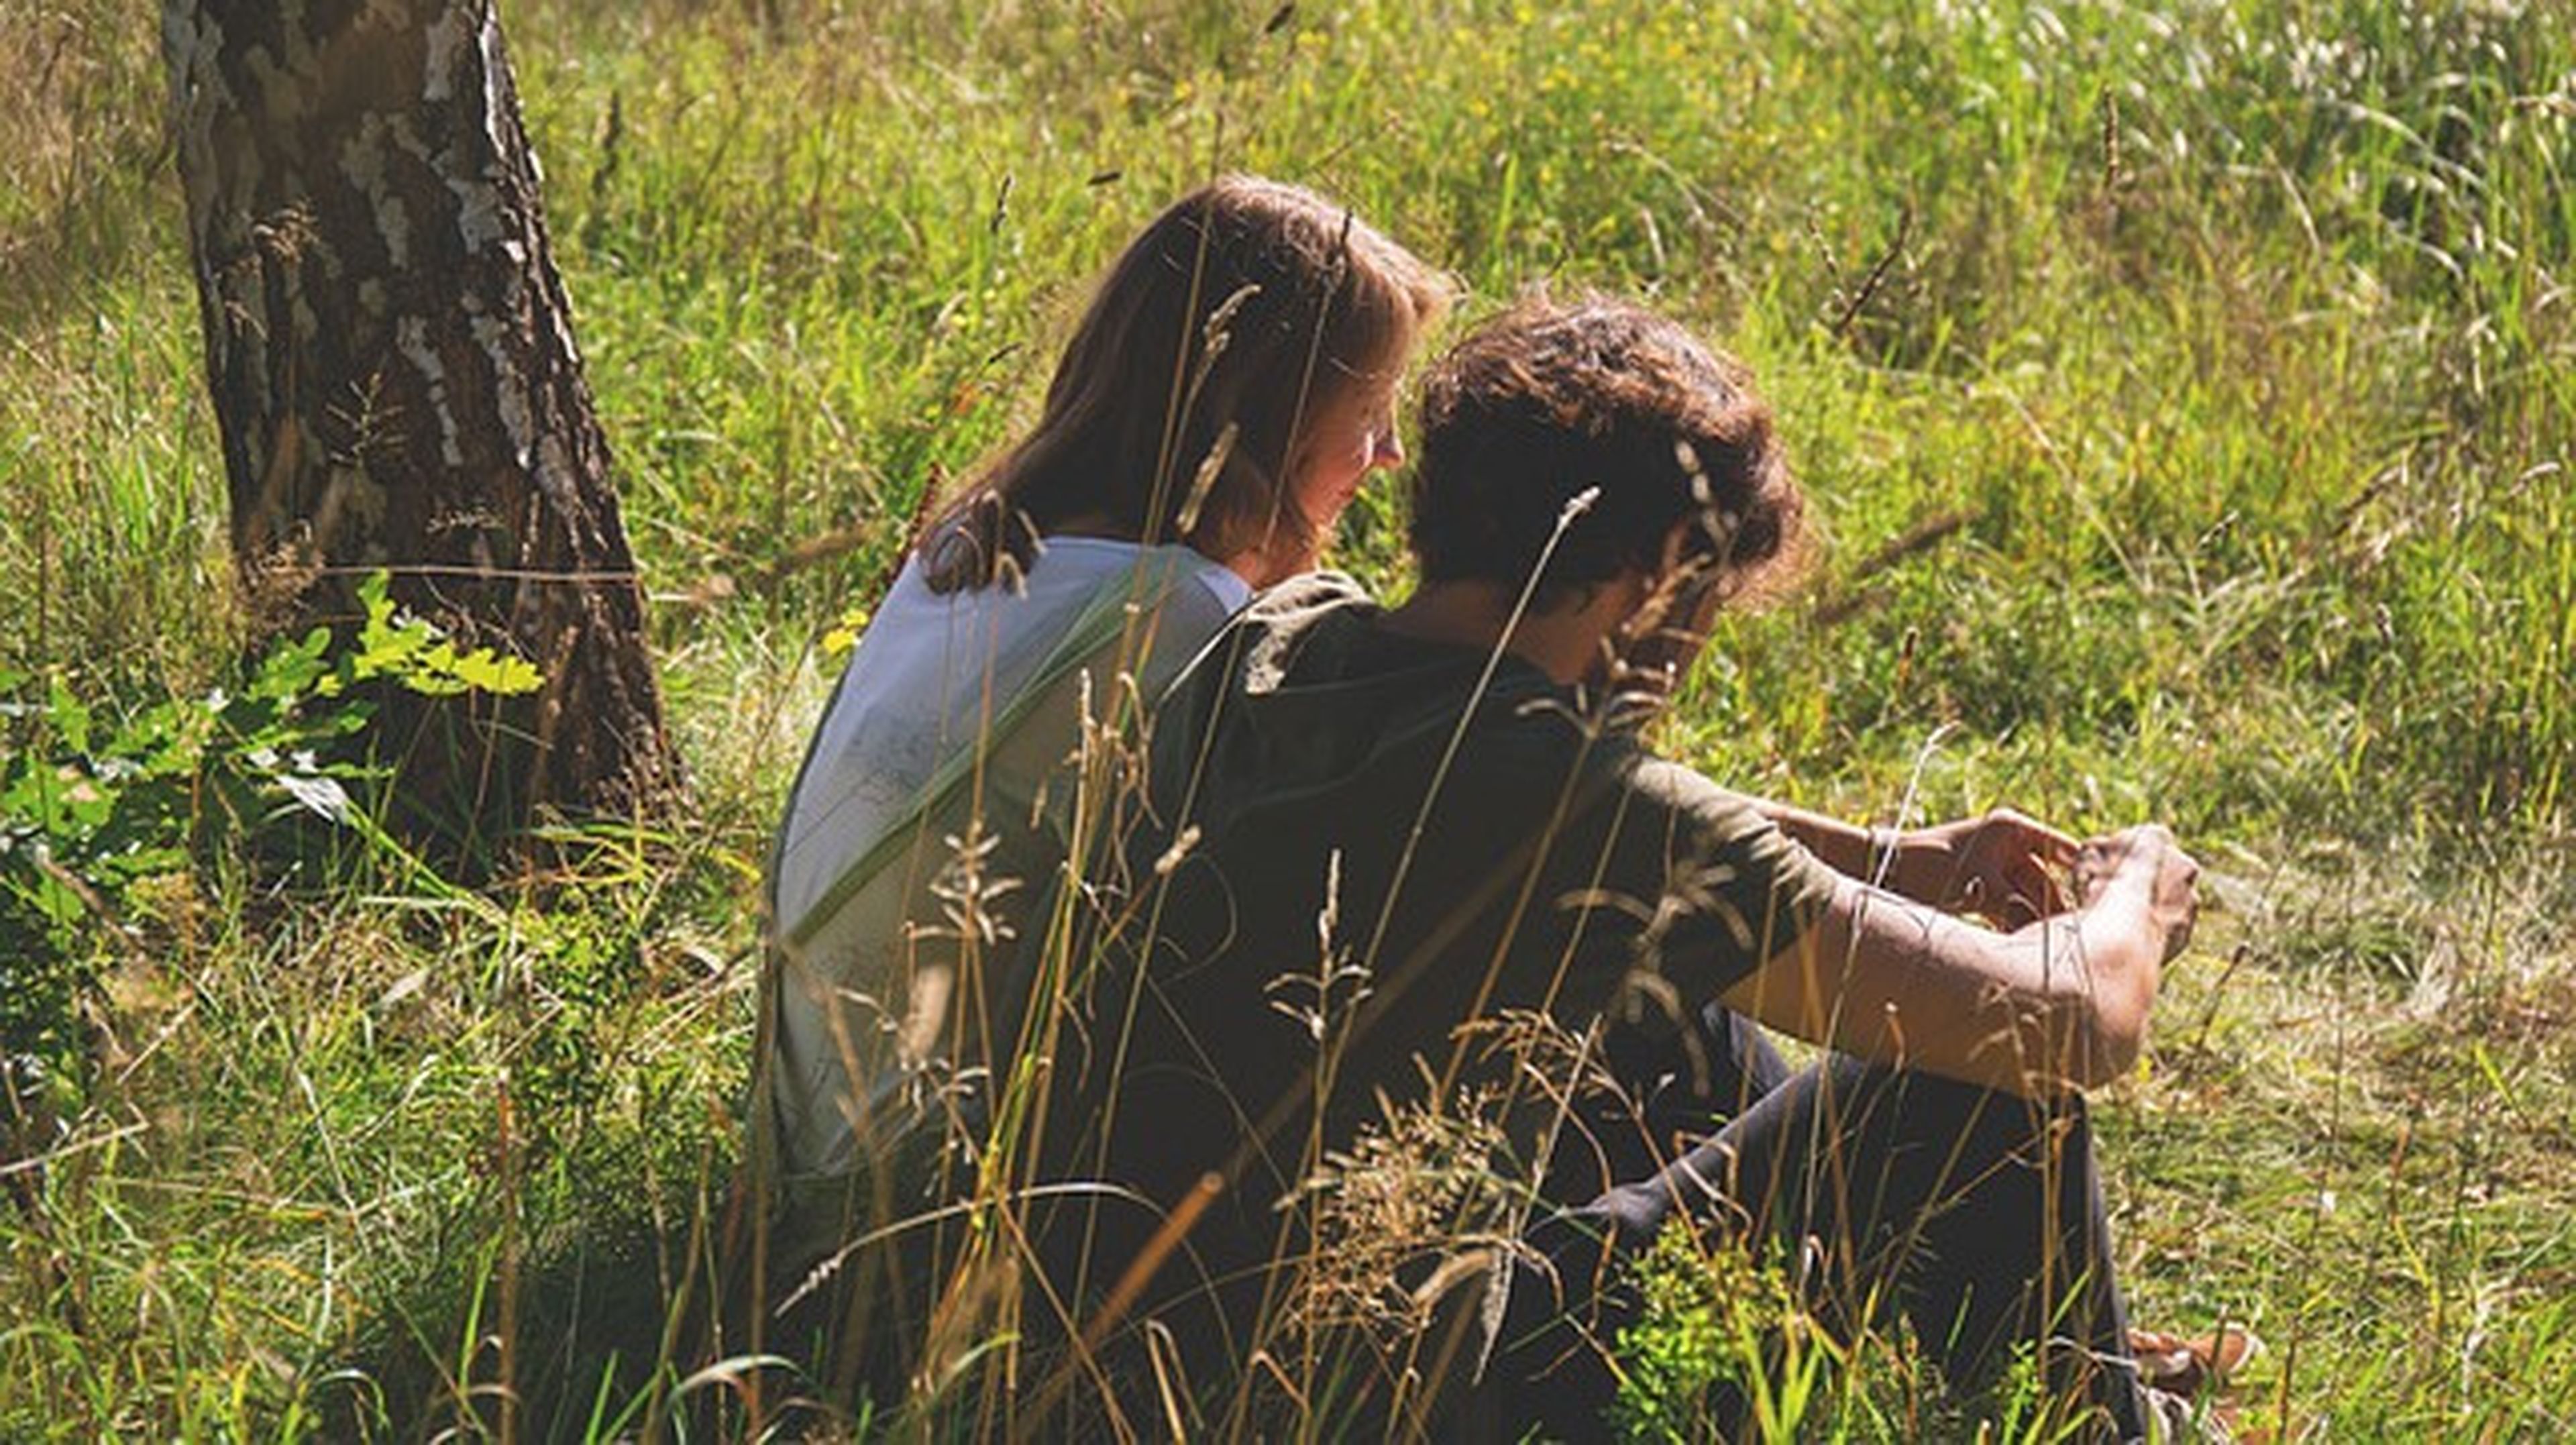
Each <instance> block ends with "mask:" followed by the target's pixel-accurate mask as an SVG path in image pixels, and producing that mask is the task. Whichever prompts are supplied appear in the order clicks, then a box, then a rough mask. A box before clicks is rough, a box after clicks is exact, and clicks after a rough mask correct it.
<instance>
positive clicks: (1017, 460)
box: [916, 176, 1448, 593]
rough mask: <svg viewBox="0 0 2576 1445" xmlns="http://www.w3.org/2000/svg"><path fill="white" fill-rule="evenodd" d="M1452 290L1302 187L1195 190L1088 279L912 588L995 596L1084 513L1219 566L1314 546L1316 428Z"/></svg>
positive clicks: (1402, 348)
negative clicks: (1037, 405)
mask: <svg viewBox="0 0 2576 1445" xmlns="http://www.w3.org/2000/svg"><path fill="white" fill-rule="evenodd" d="M1447 294H1448V293H1447V287H1446V285H1445V283H1444V282H1443V280H1442V279H1441V278H1440V276H1439V275H1438V273H1436V272H1434V271H1433V270H1432V269H1431V268H1430V267H1429V266H1427V265H1425V264H1424V263H1423V262H1422V261H1421V260H1420V259H1418V258H1417V257H1415V256H1414V255H1413V254H1412V253H1410V252H1408V251H1406V250H1405V249H1404V248H1403V247H1401V246H1398V245H1397V244H1395V243H1394V242H1393V241H1390V240H1388V239H1387V238H1386V237H1385V236H1383V235H1381V234H1379V233H1378V232H1377V231H1376V230H1374V229H1372V228H1371V227H1369V226H1368V225H1366V224H1364V223H1362V222H1361V221H1359V220H1358V219H1356V218H1355V217H1353V216H1352V215H1351V213H1350V212H1349V211H1347V210H1345V209H1343V208H1342V207H1340V206H1337V205H1335V204H1333V203H1332V202H1330V201H1327V200H1325V199H1324V198H1323V197H1321V196H1318V195H1316V194H1315V193H1314V192H1312V191H1309V190H1306V189H1304V188H1302V187H1298V186H1292V185H1285V184H1282V183H1280V182H1277V181H1268V180H1261V179H1259V178H1256V177H1251V176H1225V177H1221V178H1219V179H1218V180H1215V181H1213V182H1211V183H1209V184H1208V185H1205V186H1202V187H1200V188H1199V189H1198V190H1195V191H1192V192H1191V193H1190V194H1188V195H1186V196H1183V197H1182V198H1181V199H1179V200H1178V201H1175V202H1173V203H1172V205H1171V206H1170V208H1168V209H1167V210H1165V211H1164V212H1163V213H1162V214H1161V215H1160V216H1157V217H1155V218H1154V221H1153V223H1152V224H1151V225H1149V226H1147V227H1146V228H1145V229H1144V231H1143V232H1142V233H1141V234H1139V235H1138V236H1137V237H1136V239H1135V240H1134V241H1133V242H1131V243H1129V245H1128V247H1127V249H1126V251H1125V252H1124V253H1122V254H1121V255H1120V256H1119V258H1118V260H1117V262H1116V263H1115V264H1114V265H1112V266H1111V267H1110V268H1109V273H1108V274H1107V275H1106V276H1105V277H1103V278H1102V280H1101V282H1100V285H1099V289H1098V290H1096V291H1095V292H1094V293H1093V294H1092V298H1091V304H1090V306H1089V308H1088V309H1087V310H1085V311H1084V313H1083V317H1082V321H1081V324H1080V325H1078V326H1076V327H1075V328H1074V332H1073V336H1072V339H1071V340H1069V341H1068V342H1067V343H1066V344H1065V348H1064V356H1063V358H1062V359H1061V360H1059V361H1058V362H1057V363H1056V369H1055V378H1054V380H1053V381H1052V382H1050V383H1049V384H1048V387H1047V394H1046V406H1045V409H1044V411H1043V412H1042V413H1041V414H1040V416H1039V418H1038V422H1037V425H1036V426H1035V427H1034V428H1032V429H1031V430H1030V432H1029V434H1028V435H1027V436H1025V437H1023V438H1021V439H1020V441H1019V442H1018V443H1017V444H1016V445H1014V446H1013V447H1012V448H1011V449H1010V450H1009V451H1007V452H1004V453H1003V454H1002V456H1001V457H1000V459H999V460H997V461H996V462H994V463H993V464H992V466H991V467H989V468H988V469H987V470H986V471H985V472H984V474H983V475H982V476H981V477H979V478H978V479H977V480H976V481H974V482H973V483H971V484H970V485H968V486H967V487H966V488H965V489H964V490H963V491H962V492H960V493H959V494H958V496H957V497H956V498H955V499H954V500H952V501H951V502H949V503H948V505H947V506H946V507H944V508H943V509H942V510H941V511H940V513H939V514H938V516H937V517H936V518H934V519H933V520H932V521H931V523H930V524H929V526H927V527H926V528H924V529H923V532H922V535H921V537H920V539H919V541H918V542H917V543H916V549H917V551H918V553H919V557H920V561H921V564H922V567H923V569H924V575H925V579H926V580H927V581H928V582H929V584H930V587H931V589H932V590H933V591H936V592H942V593H947V592H955V591H959V590H973V589H977V588H981V587H986V586H990V585H991V584H992V583H993V582H994V581H996V580H997V579H1001V578H1004V577H1007V576H1010V575H1013V574H1015V573H1017V572H1021V571H1025V570H1026V569H1027V568H1028V566H1029V565H1030V564H1031V562H1032V561H1034V559H1035V557H1036V554H1037V550H1038V546H1039V539H1040V538H1042V537H1044V536H1045V535H1046V534H1048V533H1050V532H1053V531H1055V530H1056V529H1057V528H1059V527H1061V526H1062V525H1064V524H1065V523H1067V522H1070V521H1074V520H1076V519H1081V518H1093V517H1096V518H1098V519H1100V520H1101V523H1102V525H1103V526H1104V527H1106V528H1107V529H1109V530H1112V531H1114V532H1116V533H1117V534H1119V535H1122V536H1127V537H1132V538H1135V539H1137V540H1139V541H1144V542H1168V541H1181V542H1187V543H1189V544H1190V545H1191V546H1193V547H1196V548H1197V549H1198V550H1199V551H1201V552H1202V553H1205V554H1206V555H1208V556H1210V557H1214V558H1218V559H1227V558H1232V557H1235V556H1239V555H1241V554H1243V553H1245V552H1247V551H1255V550H1264V549H1270V548H1276V547H1278V546H1280V545H1282V544H1283V543H1285V544H1287V545H1292V546H1295V545H1308V544H1311V543H1312V542H1313V541H1314V539H1313V538H1312V537H1310V536H1308V535H1306V529H1307V527H1308V525H1309V524H1308V521H1307V519H1306V518H1305V517H1304V516H1303V515H1301V514H1300V513H1299V511H1298V509H1297V507H1296V506H1295V505H1294V504H1293V502H1292V501H1291V500H1290V499H1289V498H1288V496H1287V486H1288V483H1289V480H1290V479H1291V478H1292V477H1294V476H1295V475H1296V472H1297V469H1298V468H1299V466H1300V465H1301V464H1302V462H1303V460H1304V457H1303V448H1304V446H1305V445H1306V443H1307V441H1308V433H1309V432H1310V431H1311V430H1312V422H1313V419H1314V418H1315V417H1316V416H1318V415H1319V414H1322V413H1325V412H1327V411H1328V410H1329V409H1330V408H1331V407H1332V405H1333V404H1334V403H1335V402H1336V401H1338V400H1339V399H1340V398H1342V397H1343V396H1346V395H1348V394H1350V393H1351V391H1352V390H1353V388H1355V387H1356V386H1357V385H1359V384H1360V383H1361V382H1363V381H1365V380H1368V379H1370V378H1383V377H1385V376H1386V375H1387V374H1389V373H1391V372H1393V371H1395V370H1397V369H1399V368H1400V367H1401V366H1402V365H1403V362H1404V358H1405V357H1406V355H1407V354H1408V353H1409V352H1410V351H1411V349H1412V346H1413V342H1414V338H1415V337H1416V336H1417V335H1418V334H1419V333H1420V331H1421V330H1422V329H1423V328H1424V327H1425V326H1427V325H1428V324H1429V323H1430V322H1431V321H1432V320H1433V318H1435V317H1436V316H1437V315H1438V314H1439V313H1440V311H1441V309H1442V308H1443V307H1444V306H1445V305H1446V302H1447ZM1283 529H1284V530H1283Z"/></svg>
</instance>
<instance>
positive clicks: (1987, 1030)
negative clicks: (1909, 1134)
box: [1727, 883, 2159, 1096]
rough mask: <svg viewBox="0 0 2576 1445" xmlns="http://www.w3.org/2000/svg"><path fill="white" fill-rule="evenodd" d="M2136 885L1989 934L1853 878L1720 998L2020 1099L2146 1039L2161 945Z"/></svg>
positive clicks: (1775, 1021)
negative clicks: (1798, 935)
mask: <svg viewBox="0 0 2576 1445" xmlns="http://www.w3.org/2000/svg"><path fill="white" fill-rule="evenodd" d="M2135 893H2136V890H2122V889H2106V890H2105V892H2104V894H2103V896H2102V897H2100V898H2098V899H2097V900H2096V904H2095V906H2094V907H2091V908H2088V909H2085V910H2084V911H2082V912H2080V913H2071V914H2064V915H2060V916H2058V917H2056V918H2052V919H2048V920H2044V921H2042V922H2039V923H2034V924H2032V925H2031V926H2029V927H2027V928H2024V929H2021V930H2019V931H2018V932H2015V933H2010V934H1999V933H1996V932H1994V931H1992V930H1991V929H1987V928H1985V927H1982V926H1980V925H1978V924H1974V923H1970V922H1967V921H1965V920H1962V919H1958V918H1954V917H1950V916H1948V915H1945V914H1942V913H1939V912H1937V911H1934V910H1932V909H1928V908H1925V907H1923V906H1921V905H1920V904H1917V903H1914V902H1912V901H1910V900H1907V899H1904V898H1900V897H1898V896H1896V895H1894V894H1891V893H1888V892H1886V891H1884V890H1880V889H1875V888H1871V887H1869V886H1867V885H1865V884H1859V883H1853V884H1850V885H1848V886H1847V887H1845V888H1844V889H1842V890H1840V891H1839V892H1838V894H1837V897H1836V899H1835V902H1834V904H1833V906H1832V907H1831V908H1829V909H1828V910H1827V912H1826V913H1825V914H1824V915H1823V916H1822V917H1820V918H1819V919H1818V921H1817V924H1816V926H1815V927H1814V928H1813V929H1812V930H1811V931H1810V933H1809V934H1808V936H1807V937H1806V938H1804V939H1803V940H1801V942H1800V943H1799V945H1798V946H1797V947H1794V948H1792V949H1790V950H1788V951H1787V952H1786V953H1784V954H1783V955H1782V956H1781V957H1780V958H1778V959H1775V960H1774V961H1773V962H1772V963H1771V964H1770V965H1767V966H1766V967H1765V968H1764V969H1762V970H1761V971H1760V972H1759V973H1757V974H1756V975H1755V976H1754V977H1753V978H1751V979H1748V980H1746V981H1745V982H1744V983H1743V984H1741V985H1739V986H1738V987H1737V988H1736V989H1733V990H1730V991H1729V993H1728V996H1727V1002H1728V1003H1729V1005H1730V1006H1732V1007H1735V1008H1737V1009H1738V1010H1740V1011H1742V1012H1745V1013H1748V1014H1750V1015H1751V1016H1753V1017H1755V1018H1757V1019H1760V1020H1761V1021H1762V1022H1764V1023H1766V1024H1769V1025H1770V1026H1772V1027H1774V1028H1777V1029H1780V1030H1782V1031H1783V1032H1786V1033H1790V1034H1794V1035H1796V1036H1798V1037H1800V1038H1804V1039H1808V1040H1810V1041H1813V1042H1817V1043H1822V1044H1825V1045H1827V1046H1829V1047H1832V1048H1835V1049H1838V1050H1841V1051H1843V1052H1845V1053H1849V1054H1852V1055H1854V1056H1856V1057H1859V1058H1863V1059H1867V1060H1870V1061H1872V1062H1876V1063H1883V1064H1887V1065H1890V1066H1894V1067H1902V1068H1914V1069H1922V1070H1925V1071H1927V1072H1930V1073H1936V1074H1941V1075H1944V1076H1945V1077H1949V1078H1954V1079H1960V1080H1963V1081H1965V1082H1968V1083H1972V1084H1978V1085H1982V1086H1984V1087H1987V1088H1993V1089H2000V1090H2004V1091H2006V1092H2009V1093H2015V1094H2022V1095H2030V1096H2040V1095H2046V1094H2052V1093H2057V1092H2061V1091H2063V1090H2065V1089H2067V1088H2089V1087H2092V1086H2094V1085H2097V1084H2101V1083H2104V1082H2107V1081H2108V1080H2110V1079H2112V1078H2115V1077H2117V1076H2118V1075H2119V1074H2120V1073H2121V1072H2123V1071H2124V1070H2126V1069H2127V1068H2128V1067H2129V1066H2130V1065H2132V1064H2133V1063H2134V1062H2135V1061H2136V1058H2137V1054H2138V1050H2139V1048H2140V1046H2141V1044H2142V1043H2143V1040H2144V1037H2145V1030H2146V1013H2147V1009H2148V1006H2149V1005H2150V1004H2151V1003H2152V1001H2153V998H2154V994H2155V972H2156V964H2157V961H2158V958H2159V955H2158V953H2157V952H2156V945H2155V942H2154V938H2153V936H2152V933H2151V931H2150V930H2149V929H2148V928H2147V927H2146V926H2145V925H2144V922H2143V919H2142V917H2141V914H2140V909H2139V907H2138V902H2137V898H2136V896H2135Z"/></svg>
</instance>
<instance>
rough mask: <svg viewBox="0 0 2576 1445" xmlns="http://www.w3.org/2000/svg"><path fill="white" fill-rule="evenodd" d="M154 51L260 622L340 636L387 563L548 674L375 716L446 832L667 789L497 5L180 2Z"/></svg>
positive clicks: (604, 449) (625, 564)
mask: <svg viewBox="0 0 2576 1445" xmlns="http://www.w3.org/2000/svg"><path fill="white" fill-rule="evenodd" d="M162 49H163V54H164V57H165V59H166V60H167V62H168V65H169V71H170V77H171V105H172V124H173V129H174V132H175V135H176V137H177V143H178V154H179V171H180V176H181V179H182V181H183V183H184V186H185V190H186V195H187V209H188V230H189V237H190V241H191V243H192V246H193V251H194V255H195V261H196V275H197V294H198V301H199V307H200V310H201V313H202V319H203V321H204V325H205V334H206V374H207V379H208V384H209V386H210V388H211V389H212V392H213V397H214V406H215V412H216V415H217V417H218V419H219V422H220V425H221V430H222V434H223V447H224V469H225V475H226V478H227V483H228V487H229V490H230V500H231V516H232V543H233V551H234V556H235V559H236V562H237V563H238V565H239V567H240V570H241V573H242V576H243V577H244V579H245V582H246V583H247V584H248V585H247V586H246V588H245V592H246V594H247V595H248V596H249V597H250V598H251V599H252V600H253V604H254V617H255V619H258V620H259V621H260V623H261V624H262V625H263V627H280V626H306V625H310V621H311V620H312V619H314V618H321V619H325V620H329V621H333V622H335V623H346V622H348V621H350V620H351V619H353V618H354V617H355V616H356V615H357V614H358V611H359V609H358V607H357V605H356V603H355V600H354V589H355V586H356V584H357V582H358V581H359V580H360V579H361V578H362V577H363V576H364V575H365V574H366V573H367V572H369V571H371V570H374V569H377V568H382V569H385V570H386V571H388V572H389V573H390V574H391V575H392V578H393V583H394V595H395V597H396V598H397V599H398V600H399V601H401V602H402V603H403V604H404V605H405V606H407V607H409V608H411V609H412V610H414V611H416V612H418V613H420V614H422V615H424V616H427V617H430V618H432V619H434V620H436V621H437V622H439V623H440V624H441V625H442V626H445V627H447V628H448V629H449V630H450V631H452V632H455V633H457V634H459V636H460V640H462V641H467V642H471V643H474V644H477V645H497V646H505V647H507V648H509V649H510V650H514V651H515V652H517V653H518V654H519V655H520V656H523V657H526V658H528V659H529V660H531V661H532V662H534V663H535V664H536V665H537V667H538V669H539V671H540V672H541V674H542V675H543V677H544V679H545V681H544V685H543V687H542V688H541V689H540V690H539V691H538V692H536V693H535V694H532V695H530V696H527V697H521V698H515V699H496V698H492V697H487V696H474V695H469V696H467V697H464V698H459V699H444V700H432V699H426V698H419V697H413V696H409V695H401V696H388V697H387V698H386V699H385V702H384V705H383V706H384V711H383V712H381V713H380V714H379V721H380V729H379V732H378V739H379V743H380V745H382V746H383V747H384V748H385V749H386V750H387V752H386V754H385V756H386V760H387V761H390V762H392V763H393V765H394V767H395V797H396V800H397V803H398V805H399V806H400V808H401V810H402V811H403V812H404V813H405V814H407V815H409V816H410V817H411V818H412V819H413V821H415V822H419V823H427V824H429V825H431V826H432V828H433V829H434V830H435V831H437V832H440V833H445V834H450V835H461V836H462V837H463V838H465V839H469V840H470V839H472V838H474V837H476V836H478V835H479V834H481V833H483V832H486V831H488V830H491V829H494V828H500V829H504V830H506V829H511V828H515V827H518V826H521V825H524V823H526V822H527V821H528V820H529V818H530V817H531V816H532V813H533V810H534V809H536V808H538V807H540V806H550V807H557V808H565V809H571V810H577V811H591V812H597V811H611V810H618V809H623V808H626V807H628V806H630V805H633V804H636V803H638V802H640V801H641V800H643V799H645V798H647V797H648V796H650V795H652V794H654V793H657V792H659V791H661V790H662V789H664V788H665V787H667V786H670V785H672V784H674V783H676V781H677V777H678V769H677V765H676V761H675V759H674V757H673V754H672V753H671V750H670V746H669V742H668V739H667V738H666V736H665V734H664V732H663V729H662V723H661V706H660V700H659V697H658V694H657V691H656V688H655V685H654V680H653V672H652V667H651V663H650V660H649V658H648V657H647V655H646V651H645V646H644V637H643V596H642V592H641V589H640V588H639V586H638V585H637V581H636V576H635V568H634V561H633V557H632V554H631V553H630V552H629V551H628V548H627V544H626V536H625V533H624V531H623V529H622V528H621V527H620V525H619V522H618V515H617V502H616V495H615V492H614V489H613V487H612V485H611V482H610V475H609V455H608V446H607V442H606V440H605V438H604V437H603V436H602V435H601V432H600V428H599V422H598V418H597V416H596V414H595V412H594V410H593V407H592V403H591V396H590V388H589V385H588V383H587V382H586V381H585V380H584V379H583V375H582V364H581V354H580V352H579V350H578V349H577V348H576V347H575V346H574V344H573V337H572V328H571V317H570V311H569V309H568V307H567V305H566V302H565V298H564V291H563V283H562V280H561V278H560V277H559V276H558V275H557V274H556V271H555V267H554V262H553V259H552V256H551V254H550V252H549V250H548V248H547V243H546V228H545V219H544V214H543V211H542V209H541V208H540V206H539V203H538V183H539V172H538V169H537V164H536V161H535V158H534V157H533V155H531V153H530V152H529V149H528V144H527V137H526V134H525V132H524V130H523V129H522V126H521V124H520V116H519V104H518V96H517V92H516V90H515V88H514V86H513V83H512V80H511V75H510V67H509V64H508V60H507V56H506V54H505V52H504V50H503V48H502V41H501V27H500V21H499V18H498V16H497V15H496V14H495V13H494V11H493V7H492V5H491V3H490V0H166V3H165V5H164V7H163V15H162Z"/></svg>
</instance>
